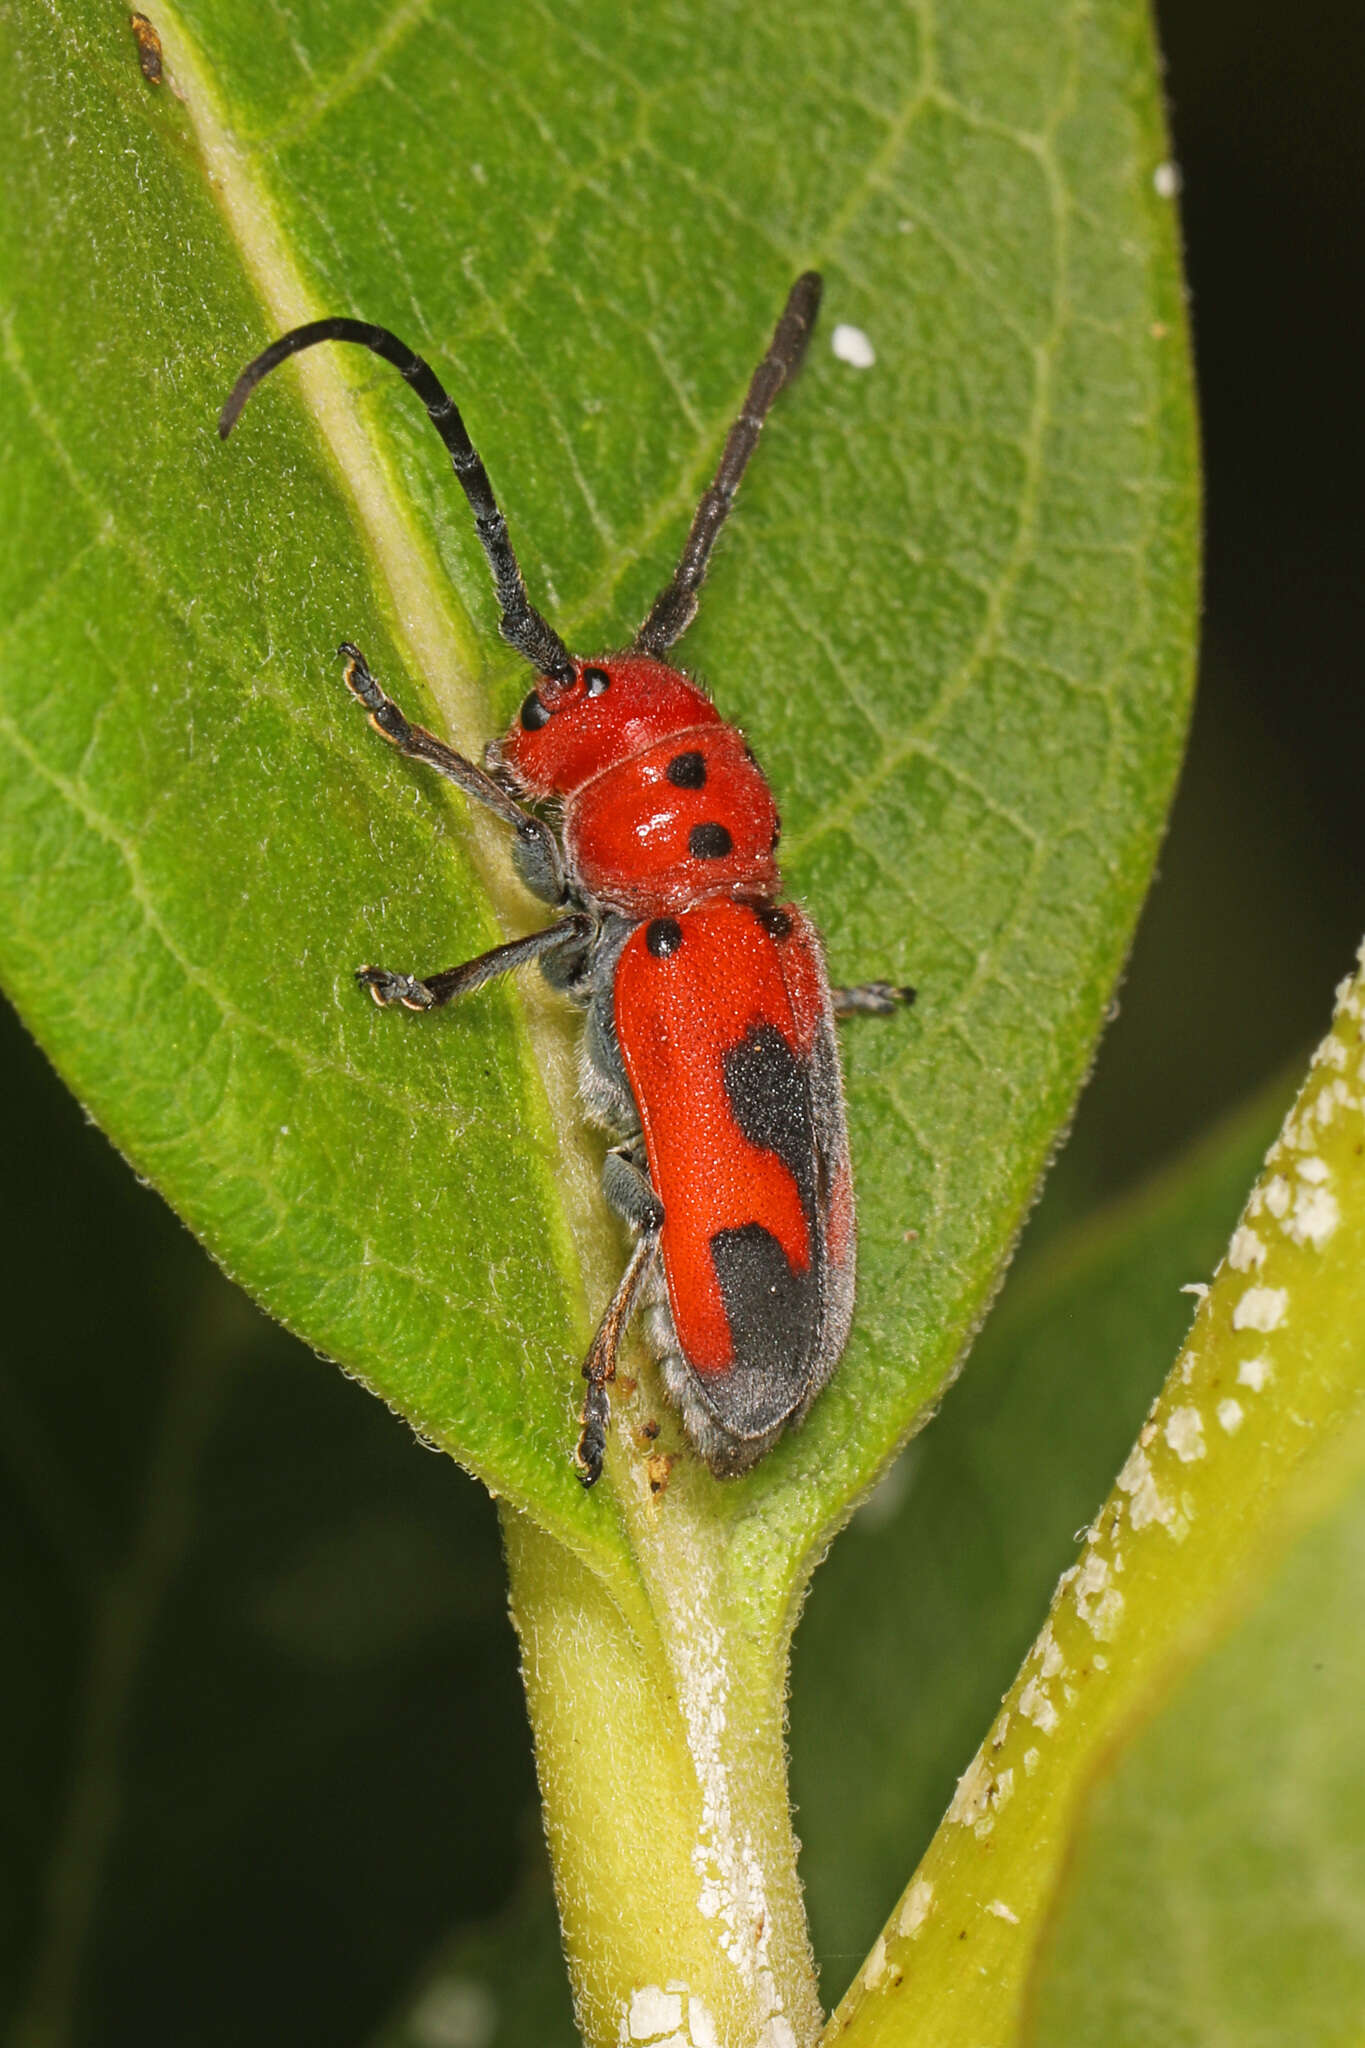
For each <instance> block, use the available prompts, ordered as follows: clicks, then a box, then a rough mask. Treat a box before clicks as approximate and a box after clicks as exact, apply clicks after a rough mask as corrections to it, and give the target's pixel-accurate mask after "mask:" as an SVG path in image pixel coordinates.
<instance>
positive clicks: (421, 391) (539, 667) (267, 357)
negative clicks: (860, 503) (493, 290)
mask: <svg viewBox="0 0 1365 2048" xmlns="http://www.w3.org/2000/svg"><path fill="white" fill-rule="evenodd" d="M320 341H349V342H354V343H355V344H356V346H357V347H358V348H367V349H369V350H370V352H371V354H372V355H376V356H382V357H383V359H384V361H385V362H386V363H392V364H393V367H394V368H395V369H396V370H397V371H398V373H399V375H400V376H402V377H404V378H405V379H406V380H407V382H408V383H409V384H410V385H411V386H412V388H413V390H414V391H415V392H416V393H417V396H418V397H419V398H420V399H421V401H422V403H423V405H424V406H425V407H426V409H427V416H428V418H429V419H430V421H431V424H432V425H433V426H434V427H435V429H436V431H437V433H438V434H439V435H440V437H441V439H442V440H443V441H444V443H445V445H446V450H447V453H448V454H449V456H450V460H451V465H452V467H453V468H454V471H455V476H456V480H457V481H458V483H459V486H460V489H461V490H462V491H463V492H464V494H465V496H466V498H467V499H468V500H469V509H470V511H471V512H472V513H473V514H474V527H475V531H476V532H477V533H478V536H479V540H480V542H481V543H482V546H483V551H484V553H485V555H486V556H487V557H488V566H489V568H490V569H491V570H492V572H493V588H494V590H495V591H496V592H497V599H498V604H499V606H500V607H501V611H502V617H501V619H500V620H499V629H500V631H501V633H502V637H503V639H504V640H506V641H508V642H509V643H510V645H511V646H513V647H515V648H516V650H517V653H518V654H524V655H525V657H526V659H527V660H528V661H529V662H530V663H531V664H532V665H533V666H534V668H535V669H536V671H537V673H538V674H540V675H543V676H549V677H552V678H553V679H554V681H555V682H557V683H561V684H568V683H571V682H572V681H573V680H574V676H575V674H576V670H575V668H574V664H573V661H572V658H571V657H570V654H569V651H568V649H567V648H566V647H565V645H564V642H563V641H562V640H561V639H560V637H559V635H558V634H557V633H556V632H555V631H554V630H553V629H552V628H551V627H550V626H548V625H547V624H546V622H545V620H544V619H543V618H542V617H541V616H540V613H539V612H538V611H537V610H536V608H535V606H534V605H533V604H532V603H531V600H530V598H529V597H528V596H527V595H526V584H525V582H524V580H523V578H522V573H521V568H520V565H519V563H518V561H517V557H516V553H515V550H514V549H513V547H512V542H511V539H510V538H509V536H508V532H507V521H506V520H505V519H504V518H503V516H502V513H501V512H500V511H499V509H498V501H497V499H496V498H495V497H494V496H493V486H492V484H491V483H490V482H489V481H488V471H487V470H486V469H485V468H484V466H483V463H482V462H481V461H480V459H479V455H478V451H477V450H476V449H475V446H474V443H473V442H472V441H471V440H470V438H469V434H468V432H467V431H466V428H465V423H464V421H463V420H462V419H461V417H460V412H459V408H458V406H457V405H456V403H455V401H454V399H453V398H452V397H451V396H450V394H449V393H448V392H447V391H446V390H445V389H444V388H443V386H442V384H441V381H440V379H439V378H438V377H437V375H436V372H435V371H434V370H433V369H432V368H431V365H430V364H429V363H426V362H424V361H423V360H422V358H421V356H419V355H416V354H414V352H413V350H412V349H410V348H409V347H408V346H407V344H406V342H402V341H400V340H399V339H398V336H397V335H396V334H391V333H390V332H389V330H388V328H387V327H371V326H370V325H369V324H368V322H366V321H364V320H346V319H333V320H310V321H309V322H308V324H307V325H306V326H304V327H293V328H291V329H290V331H289V332H288V334H282V335H281V336H280V338H279V340H278V341H272V342H271V344H270V347H269V348H268V349H265V350H264V351H263V352H262V353H261V354H260V355H258V356H257V358H256V360H255V362H253V363H248V364H247V366H246V368H245V369H244V370H243V372H242V374H241V376H240V377H239V378H238V379H237V382H236V383H235V384H234V385H233V387H232V392H231V395H230V397H229V398H228V401H227V404H226V405H225V406H224V407H223V410H222V412H221V413H220V414H219V416H218V432H219V433H220V434H221V435H222V437H223V439H224V440H225V441H226V439H227V437H228V435H229V434H230V433H231V432H232V429H233V427H234V426H235V425H236V423H237V420H238V417H239V415H240V413H241V410H242V407H243V406H244V405H245V404H246V402H247V400H248V398H250V396H251V394H252V392H253V391H254V390H255V389H256V386H257V385H258V384H259V383H260V381H261V379H262V378H263V377H268V376H269V375H270V372H271V371H272V370H274V369H278V367H279V365H280V364H281V363H283V362H285V361H287V359H288V358H289V357H290V356H296V355H298V353H299V351H300V350H301V349H305V348H312V347H314V346H315V345H316V343H318V342H320ZM755 382H757V380H755ZM751 396H752V394H751ZM770 402H771V401H770ZM733 438H734V437H733V435H732V436H731V439H733ZM728 452H729V450H728V444H727V454H728ZM746 459H747V456H746ZM722 466H723V465H722ZM742 467H743V464H741V468H742ZM736 481H738V479H736ZM656 609H657V607H656Z"/></svg>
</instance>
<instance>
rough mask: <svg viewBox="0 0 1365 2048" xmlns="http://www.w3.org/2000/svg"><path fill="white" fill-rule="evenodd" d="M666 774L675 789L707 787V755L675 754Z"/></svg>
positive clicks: (665, 771)
mask: <svg viewBox="0 0 1365 2048" xmlns="http://www.w3.org/2000/svg"><path fill="white" fill-rule="evenodd" d="M664 774H665V775H666V776H667V777H668V779H669V781H670V782H671V783H672V784H673V787H674V789H705V787H706V759H705V756H704V755H702V754H698V753H688V754H675V755H674V756H673V759H672V760H671V761H670V762H669V764H668V766H667V768H665V770H664Z"/></svg>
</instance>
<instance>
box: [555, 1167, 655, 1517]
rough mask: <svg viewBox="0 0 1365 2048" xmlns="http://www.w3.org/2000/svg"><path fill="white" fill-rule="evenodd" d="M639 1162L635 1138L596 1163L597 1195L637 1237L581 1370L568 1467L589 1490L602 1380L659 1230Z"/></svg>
mask: <svg viewBox="0 0 1365 2048" xmlns="http://www.w3.org/2000/svg"><path fill="white" fill-rule="evenodd" d="M641 1162H642V1148H641V1145H640V1141H639V1139H638V1138H636V1139H631V1140H630V1141H629V1142H628V1143H626V1144H624V1145H617V1146H616V1147H614V1149H613V1150H612V1151H610V1152H608V1154H607V1156H606V1158H605V1159H604V1160H603V1162H602V1192H603V1194H604V1195H605V1196H606V1198H607V1201H608V1203H609V1204H610V1206H611V1207H612V1208H613V1209H614V1210H615V1211H616V1213H617V1215H618V1216H621V1217H624V1219H625V1221H626V1222H627V1223H629V1224H630V1226H631V1228H632V1229H633V1230H636V1231H638V1232H639V1236H638V1238H637V1240H636V1244H635V1249H634V1250H633V1251H632V1253H631V1255H630V1258H629V1260H628V1262H627V1265H626V1270H625V1272H624V1273H623V1274H622V1275H621V1284H620V1286H619V1287H618V1288H617V1290H616V1292H615V1294H614V1295H613V1296H612V1298H611V1300H610V1302H609V1303H608V1305H607V1311H606V1314H605V1315H604V1316H603V1318H602V1320H601V1322H600V1323H599V1324H598V1326H597V1335H596V1336H595V1337H594V1338H593V1340H592V1345H591V1348H590V1349H589V1352H588V1356H587V1359H586V1360H585V1362H584V1365H583V1377H584V1379H585V1380H586V1381H587V1382H588V1391H587V1394H586V1395H585V1396H584V1400H583V1429H582V1433H581V1435H580V1436H579V1439H578V1449H577V1450H576V1452H575V1453H574V1462H575V1464H576V1465H577V1466H578V1476H579V1478H580V1479H581V1480H582V1481H583V1484H584V1485H585V1486H595V1485H596V1484H597V1481H598V1480H599V1479H600V1478H601V1476H602V1453H603V1451H604V1450H605V1448H606V1438H607V1427H608V1424H609V1423H610V1421H611V1406H610V1403H609V1402H608V1400H607V1381H608V1380H611V1379H615V1377H616V1354H617V1351H618V1350H619V1349H620V1345H621V1339H622V1338H623V1337H624V1336H625V1334H626V1329H627V1327H628V1325H629V1323H630V1319H631V1316H632V1314H633V1313H634V1310H635V1305H636V1302H637V1301H638V1300H639V1297H640V1289H641V1287H643V1285H644V1283H645V1281H646V1280H647V1279H648V1277H649V1270H650V1267H651V1265H652V1264H653V1262H654V1256H655V1253H656V1252H657V1251H658V1248H659V1233H660V1231H661V1230H662V1229H663V1227H664V1211H663V1204H662V1202H661V1201H660V1200H659V1197H658V1196H657V1195H656V1194H655V1192H654V1184H653V1182H652V1181H651V1180H650V1178H649V1175H648V1173H647V1172H646V1170H645V1168H644V1166H643V1164H642V1163H641Z"/></svg>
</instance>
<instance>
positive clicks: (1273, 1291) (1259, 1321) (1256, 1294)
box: [1232, 1189, 1289, 1331]
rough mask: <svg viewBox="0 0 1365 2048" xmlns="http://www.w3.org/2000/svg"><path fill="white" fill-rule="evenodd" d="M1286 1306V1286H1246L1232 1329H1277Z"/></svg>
mask: <svg viewBox="0 0 1365 2048" xmlns="http://www.w3.org/2000/svg"><path fill="white" fill-rule="evenodd" d="M1287 1192H1288V1190H1287V1189H1286V1193H1287ZM1288 1306H1289V1289H1288V1288H1287V1287H1248V1289H1247V1291H1246V1293H1245V1294H1244V1295H1243V1296H1242V1298H1241V1300H1240V1301H1239V1302H1238V1304H1237V1306H1236V1308H1235V1309H1234V1310H1233V1311H1232V1327H1233V1329H1234V1330H1262V1331H1266V1330H1278V1329H1279V1327H1280V1324H1281V1323H1282V1322H1283V1321H1284V1312H1285V1310H1286V1309H1287V1308H1288Z"/></svg>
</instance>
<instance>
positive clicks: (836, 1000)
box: [829, 981, 915, 1017]
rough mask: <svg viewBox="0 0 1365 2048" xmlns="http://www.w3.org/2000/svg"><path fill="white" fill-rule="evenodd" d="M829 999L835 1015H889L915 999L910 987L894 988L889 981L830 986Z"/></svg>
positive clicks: (907, 1007)
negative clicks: (845, 986) (841, 986)
mask: <svg viewBox="0 0 1365 2048" xmlns="http://www.w3.org/2000/svg"><path fill="white" fill-rule="evenodd" d="M829 993H830V1001H831V1002H832V1003H833V1005H834V1014H835V1016H836V1017H890V1016H892V1015H893V1014H894V1012H895V1011H897V1010H899V1009H901V1008H902V1007H904V1008H905V1009H909V1007H910V1005H911V1003H913V1002H914V1000H915V991H914V990H913V989H912V988H895V987H893V986H892V984H891V983H890V982H889V981H860V982H858V984H857V985H856V987H854V988H832V989H831V990H830V992H829Z"/></svg>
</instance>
